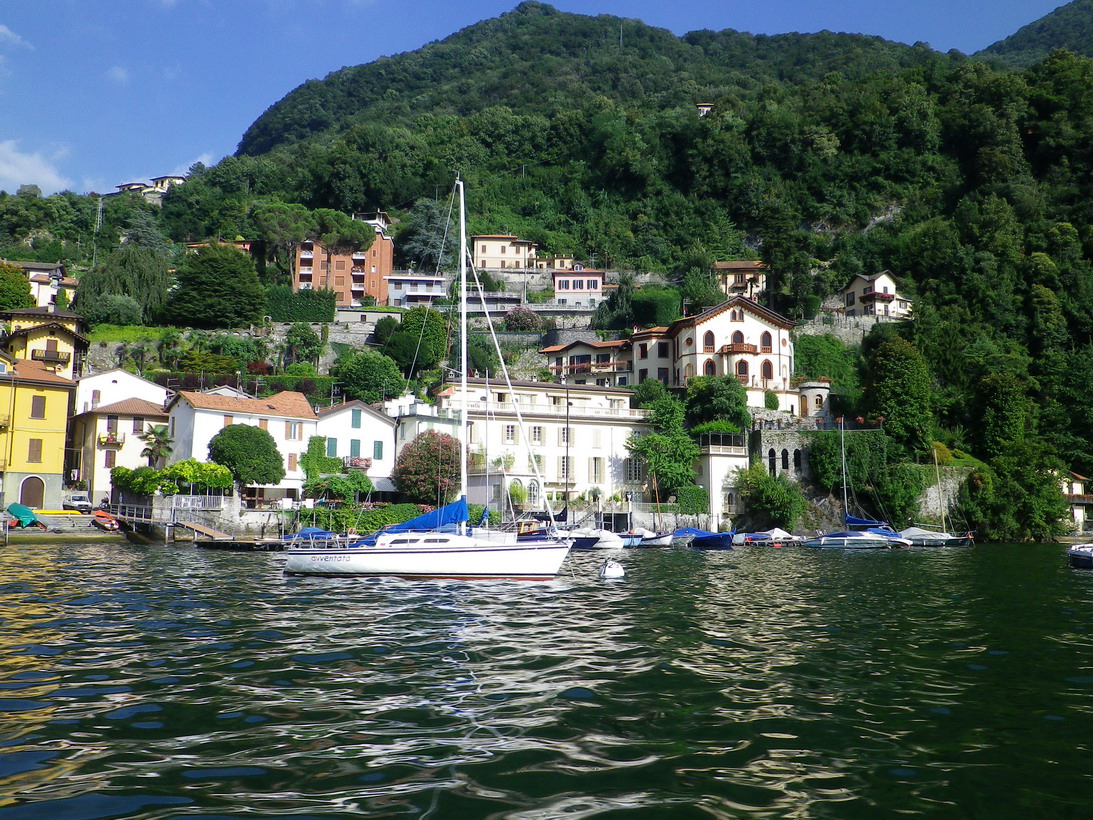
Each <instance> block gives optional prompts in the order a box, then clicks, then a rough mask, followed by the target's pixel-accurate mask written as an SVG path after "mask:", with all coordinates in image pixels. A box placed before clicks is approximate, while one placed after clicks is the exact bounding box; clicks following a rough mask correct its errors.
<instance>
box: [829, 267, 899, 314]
mask: <svg viewBox="0 0 1093 820" xmlns="http://www.w3.org/2000/svg"><path fill="white" fill-rule="evenodd" d="M838 296H839V298H840V300H841V302H842V304H843V311H844V313H845V314H846V315H847V316H884V317H888V318H891V319H910V318H911V302H910V301H908V300H907V299H906V298H905V297H903V296H901V295H900V294H899V293H898V292H897V290H896V279H895V277H894V276H893V274H892V271H890V270H885V271H881V272H880V273H874V274H872V275H871V276H865V275H863V274H860V273H859V274H857V275H856V276H855V277H854V278H853V279H851V280H850V282H848V283H847V285H846V286H845V287H844V288H843V289H842V290H840V291H839V293H838Z"/></svg>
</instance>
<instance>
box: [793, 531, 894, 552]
mask: <svg viewBox="0 0 1093 820" xmlns="http://www.w3.org/2000/svg"><path fill="white" fill-rule="evenodd" d="M893 536H894V537H893ZM801 545H802V546H805V547H809V548H811V549H840V550H886V549H894V548H897V547H909V546H911V542H910V541H908V540H907V539H906V538H900V537H899V535H898V534H897V533H894V532H893V533H892V535H888V534H886V533H881V532H873V531H871V530H846V531H844V532H828V533H822V534H820V535H817V536H816V537H815V538H806V539H805V540H804V541H803V542H801Z"/></svg>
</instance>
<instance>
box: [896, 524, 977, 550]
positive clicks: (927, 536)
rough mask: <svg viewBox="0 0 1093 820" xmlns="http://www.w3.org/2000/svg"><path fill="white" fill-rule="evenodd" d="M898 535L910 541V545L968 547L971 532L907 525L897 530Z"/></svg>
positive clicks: (970, 543) (970, 541)
mask: <svg viewBox="0 0 1093 820" xmlns="http://www.w3.org/2000/svg"><path fill="white" fill-rule="evenodd" d="M899 534H900V537H902V538H906V539H907V540H908V541H910V542H911V546H912V547H970V546H971V545H972V543H973V537H972V533H970V532H966V533H963V534H961V535H953V534H952V533H951V532H943V531H940V530H926V529H922V528H921V527H907V529H903V530H900V531H899Z"/></svg>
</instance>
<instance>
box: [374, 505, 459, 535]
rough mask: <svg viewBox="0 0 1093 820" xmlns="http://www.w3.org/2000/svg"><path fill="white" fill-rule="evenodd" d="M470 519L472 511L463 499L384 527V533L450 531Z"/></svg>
mask: <svg viewBox="0 0 1093 820" xmlns="http://www.w3.org/2000/svg"><path fill="white" fill-rule="evenodd" d="M469 517H470V511H469V510H468V509H467V499H466V498H461V499H459V500H458V501H453V502H452V503H451V504H446V505H445V506H443V507H438V508H437V509H435V510H433V511H432V512H427V513H425V514H424V515H419V516H418V517H417V518H411V519H410V520H409V521H403V522H402V523H401V524H391V525H390V526H389V527H384V528H383V532H420V531H422V530H442V529H446V528H448V529H450V528H451V527H454V526H455V525H456V524H459V523H460V522H462V521H466V520H467V519H468V518H469Z"/></svg>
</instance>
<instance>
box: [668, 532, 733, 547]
mask: <svg viewBox="0 0 1093 820" xmlns="http://www.w3.org/2000/svg"><path fill="white" fill-rule="evenodd" d="M672 535H673V536H676V537H686V536H688V535H689V536H691V543H690V546H691V547H692V548H694V549H696V550H731V549H732V548H733V546H732V542H733V538H734V537H735V536H736V531H735V530H733V531H730V532H710V531H709V530H700V529H698V528H697V527H680V528H679V529H678V530H676V531H675V532H674V533H672Z"/></svg>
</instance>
